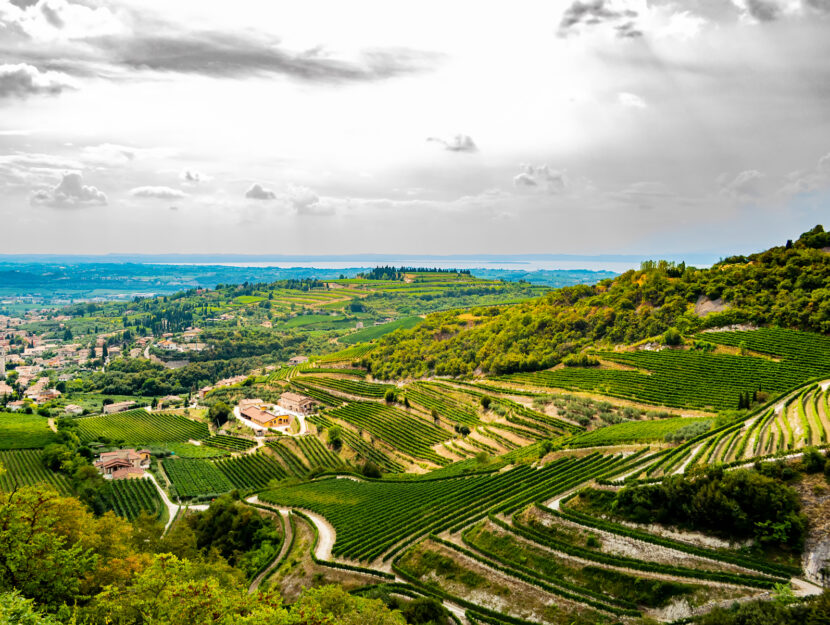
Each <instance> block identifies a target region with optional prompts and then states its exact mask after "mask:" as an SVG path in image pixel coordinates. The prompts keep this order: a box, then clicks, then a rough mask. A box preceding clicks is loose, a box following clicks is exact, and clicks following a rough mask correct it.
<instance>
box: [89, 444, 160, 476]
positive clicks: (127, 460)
mask: <svg viewBox="0 0 830 625" xmlns="http://www.w3.org/2000/svg"><path fill="white" fill-rule="evenodd" d="M149 467H150V450H149V449H139V450H138V451H136V450H135V449H116V450H115V451H107V452H104V453H102V454H101V455H100V456H98V460H96V461H95V468H96V469H98V471H99V473H101V474H103V476H104V477H106V478H109V479H112V480H120V479H127V478H133V477H143V476H144V469H148V468H149Z"/></svg>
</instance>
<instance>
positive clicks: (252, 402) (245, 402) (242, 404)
mask: <svg viewBox="0 0 830 625" xmlns="http://www.w3.org/2000/svg"><path fill="white" fill-rule="evenodd" d="M264 403H265V402H264V401H262V400H261V399H240V400H239V410H240V411H242V410H246V409H248V408H251V407H252V406H261V405H262V404H264Z"/></svg>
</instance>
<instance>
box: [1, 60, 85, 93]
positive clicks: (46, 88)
mask: <svg viewBox="0 0 830 625" xmlns="http://www.w3.org/2000/svg"><path fill="white" fill-rule="evenodd" d="M67 89H75V82H74V81H73V80H72V79H71V78H70V77H69V76H67V75H66V74H63V73H61V72H50V71H47V72H42V71H40V70H39V69H38V68H37V67H35V66H34V65H29V64H28V63H17V64H8V63H6V64H3V65H0V98H9V97H18V98H24V97H26V96H30V95H58V94H59V93H61V92H63V91H65V90H67Z"/></svg>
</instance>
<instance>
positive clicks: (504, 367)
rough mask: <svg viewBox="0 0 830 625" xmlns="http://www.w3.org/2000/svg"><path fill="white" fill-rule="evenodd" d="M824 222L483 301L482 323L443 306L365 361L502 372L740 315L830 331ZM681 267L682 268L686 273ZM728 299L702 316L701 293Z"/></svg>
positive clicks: (446, 371)
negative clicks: (533, 294) (746, 252)
mask: <svg viewBox="0 0 830 625" xmlns="http://www.w3.org/2000/svg"><path fill="white" fill-rule="evenodd" d="M826 238H827V235H826V233H824V231H823V229H822V228H821V226H817V227H816V228H815V229H813V230H812V231H810V232H809V233H806V234H805V235H803V236H802V237H801V238H800V239H799V240H798V241H797V242H795V243H791V244H790V245H789V246H787V245H785V246H781V247H776V248H772V249H770V250H767V251H765V252H761V253H759V254H754V255H751V256H748V257H733V258H729V259H726V260H724V261H722V262H720V263H718V264H716V265H715V266H713V267H712V268H711V269H696V268H694V267H686V266H683V265H682V264H681V265H673V264H671V263H647V264H645V265H644V268H643V269H641V270H639V271H635V270H632V271H628V272H626V273H624V274H622V275H620V276H618V277H617V278H615V279H613V280H604V281H602V282H600V283H598V284H596V285H595V286H574V287H566V288H563V289H558V290H555V291H552V292H550V293H549V294H548V295H546V296H544V297H542V298H540V299H536V300H532V301H529V302H525V303H521V304H517V305H514V306H510V307H504V308H478V309H474V310H473V311H472V312H473V314H474V315H475V316H477V317H479V319H478V321H477V322H476V323H475V324H472V327H470V326H471V324H470V323H469V321H468V320H465V319H459V315H458V313H456V312H443V313H436V314H433V315H430V316H429V317H427V319H426V320H425V321H424V322H423V323H422V324H420V325H419V326H417V327H415V328H413V329H412V330H408V331H402V332H395V333H393V334H390V335H388V336H386V337H384V338H383V339H381V340H380V344H379V346H378V348H376V349H375V350H374V351H373V352H372V353H371V355H370V356H369V357H368V358H367V359H366V361H365V362H364V364H365V365H366V366H367V367H368V368H369V369H370V371H371V372H372V374H373V375H375V376H376V377H379V378H383V379H390V378H396V377H421V376H425V375H429V374H437V375H468V374H473V373H475V372H483V373H493V374H503V373H511V372H516V371H534V370H539V369H545V368H548V367H551V366H553V365H556V364H557V363H559V362H560V361H561V360H562V359H563V358H564V357H565V356H567V355H568V354H571V353H574V352H578V351H580V350H581V349H582V348H583V347H585V346H587V345H591V344H596V343H606V344H617V343H629V342H635V341H639V340H642V339H644V338H648V337H651V336H657V335H660V334H663V333H665V332H666V331H667V330H669V329H670V328H676V329H677V330H678V331H679V332H680V333H681V334H688V333H691V332H695V331H697V330H700V329H703V328H706V327H717V326H725V325H731V324H737V323H755V324H758V325H766V324H769V325H775V326H781V327H787V328H796V329H800V330H808V331H813V332H820V333H824V334H827V333H830V254H827V253H826V252H824V251H822V248H820V247H817V246H822V247H823V246H824V243H825V242H826V240H825V239H826ZM681 270H682V273H681ZM701 297H705V298H708V299H709V300H719V299H721V300H723V301H724V302H725V303H726V304H727V308H726V309H725V310H723V311H722V312H714V313H710V314H709V315H707V316H705V317H698V316H697V315H696V314H695V313H694V305H695V303H696V302H697V301H698V299H699V298H701Z"/></svg>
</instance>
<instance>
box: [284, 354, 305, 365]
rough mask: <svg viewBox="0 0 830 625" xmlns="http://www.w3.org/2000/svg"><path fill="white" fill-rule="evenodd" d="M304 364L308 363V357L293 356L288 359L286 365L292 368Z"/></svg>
mask: <svg viewBox="0 0 830 625" xmlns="http://www.w3.org/2000/svg"><path fill="white" fill-rule="evenodd" d="M304 362H308V356H294V357H293V358H289V359H288V364H289V365H291V366H292V367H293V366H294V365H301V364H303V363H304Z"/></svg>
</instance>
